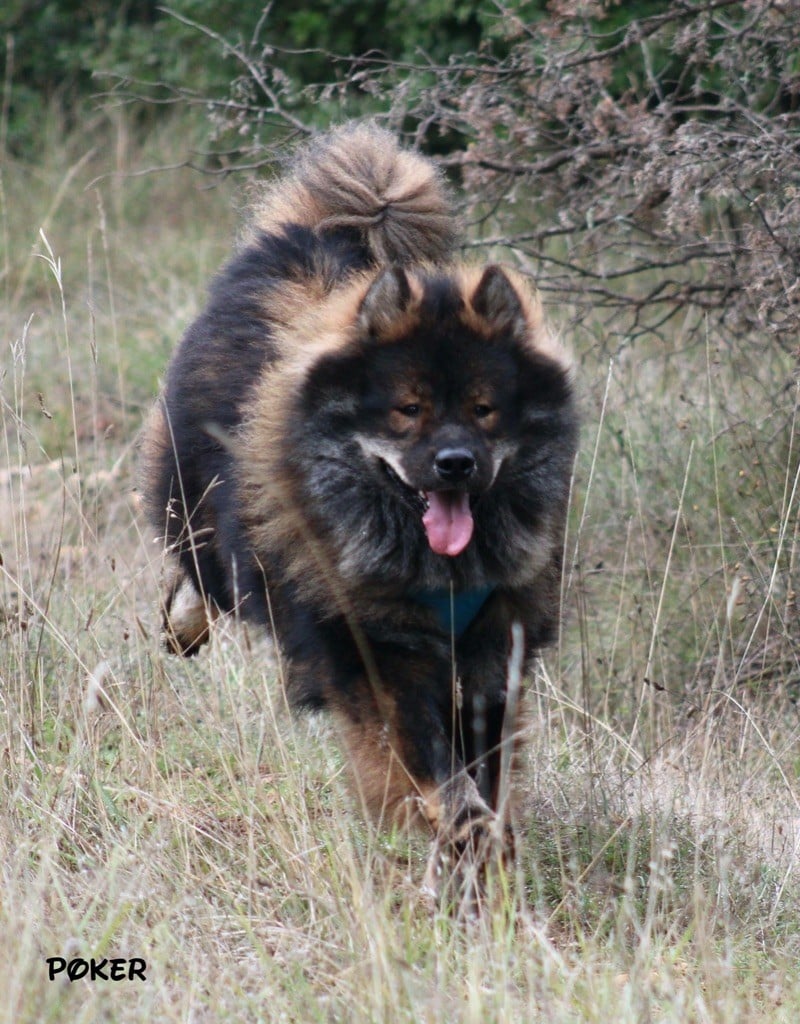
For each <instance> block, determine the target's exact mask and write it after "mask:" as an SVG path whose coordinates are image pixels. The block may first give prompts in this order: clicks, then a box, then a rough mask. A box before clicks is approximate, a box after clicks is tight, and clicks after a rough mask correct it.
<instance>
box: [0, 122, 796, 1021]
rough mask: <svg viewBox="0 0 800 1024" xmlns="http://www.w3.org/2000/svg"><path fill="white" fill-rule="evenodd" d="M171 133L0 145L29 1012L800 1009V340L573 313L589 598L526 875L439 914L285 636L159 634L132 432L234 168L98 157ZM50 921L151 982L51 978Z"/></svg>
mask: <svg viewBox="0 0 800 1024" xmlns="http://www.w3.org/2000/svg"><path fill="white" fill-rule="evenodd" d="M56 127H57V126H56ZM172 130H173V129H172V128H171V129H170V132H171V131H172ZM115 132H116V134H115ZM170 132H165V134H164V137H163V138H162V139H157V138H156V139H154V140H151V141H150V143H149V149H148V150H147V151H142V150H140V149H138V148H134V147H133V144H132V143H131V141H130V139H129V137H128V135H127V134H126V132H125V129H124V124H123V123H122V122H120V123H119V124H117V126H116V129H113V130H112V129H110V128H106V127H103V128H98V129H97V138H98V139H99V140H100V142H99V144H98V146H97V151H96V152H95V153H94V154H93V155H90V156H86V155H85V152H84V148H82V147H83V146H85V142H84V140H81V139H70V140H66V141H64V140H62V139H60V138H59V137H58V132H57V131H56V130H55V128H53V129H51V134H50V138H49V140H48V141H47V144H46V145H45V146H44V148H43V160H42V163H41V164H40V165H39V166H37V167H27V166H26V167H22V166H16V165H14V164H13V162H11V161H6V163H5V165H4V166H3V168H2V171H0V174H1V175H2V178H1V179H0V181H1V183H2V203H3V205H2V224H1V226H2V232H3V236H4V241H5V252H6V256H5V259H4V264H3V267H2V289H3V291H4V295H5V299H6V301H5V304H4V312H3V313H2V314H0V315H2V318H3V327H4V332H3V333H4V337H5V338H6V346H5V349H4V352H3V355H2V357H0V358H1V359H2V363H0V375H2V379H1V380H0V394H1V395H2V424H3V441H2V445H3V447H2V454H1V455H0V553H2V566H1V567H0V677H1V682H2V685H1V687H0V706H1V707H2V718H1V719H0V728H2V735H1V736H0V758H2V762H3V764H2V776H0V778H1V779H2V782H1V783H0V784H1V785H2V788H3V795H4V799H3V801H2V804H1V805H0V848H1V849H2V854H1V855H0V864H1V865H2V872H3V879H2V882H3V884H2V897H1V898H0V957H2V960H3V962H4V970H3V972H2V981H0V1017H2V1019H3V1020H8V1021H14V1022H16V1024H20V1022H26V1021H31V1022H33V1021H36V1022H40V1021H69V1022H81V1021H86V1022H89V1021H97V1020H111V1021H120V1022H124V1021H149V1020H161V1021H172V1020H174V1021H192V1022H199V1021H226V1020H231V1021H233V1020H236V1021H251V1020H252V1021H270V1022H272V1021H298V1022H306V1021H309V1022H312V1021H326V1022H327V1021H338V1020H342V1021H345V1020H346V1021H348V1022H350V1021H365V1022H366V1021H370V1022H372V1021H391V1022H394V1021H398V1022H399V1021H408V1022H415V1024H416V1022H419V1021H429V1022H439V1021H441V1022H445V1021H447V1022H448V1024H449V1022H457V1021H463V1022H472V1021H475V1022H478V1021H480V1022H487V1021H508V1022H512V1021H513V1022H518V1021H545V1020H546V1021H548V1022H549V1024H552V1022H559V1021H564V1022H566V1021H570V1022H572V1021H576V1020H580V1021H596V1022H598V1024H599V1022H603V1024H605V1022H607V1021H615V1022H616V1021H619V1022H631V1024H632V1022H637V1024H638V1022H641V1021H658V1022H673V1021H674V1022H682V1024H683V1022H691V1021H698V1022H701V1021H702V1022H705V1021H719V1022H725V1024H730V1022H736V1021H741V1022H748V1024H750V1022H758V1021H782V1020H783V1021H787V1022H788V1021H795V1020H797V1019H798V1015H800V978H798V974H797V970H796V965H797V963H798V961H800V927H798V924H797V922H798V920H800V886H799V885H798V836H800V811H799V809H798V789H799V787H798V782H797V775H798V770H799V769H800V745H799V744H798V722H797V713H796V708H795V704H794V701H795V699H796V697H797V689H798V686H800V669H799V667H798V648H797V636H798V627H797V622H798V617H797V597H796V593H795V591H796V589H797V577H798V568H797V558H798V554H800V545H798V537H797V531H798V507H799V506H798V487H797V472H798V465H800V461H799V460H798V453H797V446H798V444H800V436H798V432H797V429H796V424H795V418H794V417H795V402H796V390H795V388H794V386H793V385H792V383H791V372H790V371H791V366H790V364H789V362H788V360H786V359H784V358H782V357H781V356H780V355H779V354H777V353H774V352H768V351H765V350H763V349H762V348H761V347H760V344H759V340H758V339H753V352H752V353H743V352H731V351H728V350H727V349H726V347H725V339H717V338H712V337H709V338H707V342H706V346H705V348H704V349H703V350H702V351H698V350H688V351H681V348H682V346H681V338H680V335H679V334H678V335H677V336H676V339H675V350H674V351H673V352H670V353H663V352H659V351H653V352H646V351H643V350H642V347H641V346H639V347H637V348H636V349H635V350H626V351H622V352H620V353H618V354H617V356H616V358H615V359H614V361H613V363H611V364H610V365H609V363H608V361H607V360H606V358H605V357H603V358H601V357H598V356H597V354H596V352H597V351H598V350H599V349H595V348H593V346H592V345H591V338H590V332H591V330H592V325H591V324H587V325H586V333H585V336H584V337H581V338H578V339H576V344H577V345H578V348H579V351H580V352H581V353H582V359H581V362H582V368H583V372H582V377H583V381H584V387H585V393H586V394H585V406H586V422H587V426H586V430H585V434H584V441H583V450H582V455H581V459H580V464H579V467H578V474H577V481H576V488H575V500H574V509H573V516H572V521H571V529H570V536H569V540H568V554H569V556H570V557H569V559H568V561H569V563H570V570H569V572H568V575H567V578H566V580H565V604H566V607H567V610H568V612H567V618H566V622H565V627H564V631H563V635H562V638H561V642H560V644H559V647H558V649H557V650H555V651H553V652H551V654H550V655H549V656H548V658H547V660H546V663H545V665H544V666H543V668H542V671H541V672H540V673H539V674H538V675H537V677H536V678H535V679H533V680H531V681H530V685H529V691H528V703H529V707H530V711H531V716H530V721H531V724H530V730H529V732H530V737H529V754H528V757H527V760H526V763H525V766H524V773H523V777H522V790H523V797H522V801H521V807H520V815H519V825H520V833H521V841H520V851H521V856H520V862H519V866H518V870H517V874H516V877H514V878H511V879H508V880H507V884H506V885H505V886H503V885H499V887H498V892H497V893H496V899H495V908H494V910H493V912H492V913H489V914H486V915H485V916H484V917H483V918H482V919H481V920H480V921H478V922H476V923H467V924H461V925H456V924H454V923H453V922H452V921H451V920H450V919H449V918H447V917H440V916H436V915H434V916H431V914H430V913H429V912H428V910H427V909H426V908H425V907H424V906H423V905H422V903H421V902H420V900H419V896H418V891H417V885H418V882H419V880H420V877H421V874H422V871H423V866H424V859H425V843H424V841H423V840H421V839H411V840H408V839H401V838H398V837H391V836H387V835H383V834H376V833H374V832H372V831H370V830H368V829H366V828H365V826H364V825H363V824H362V823H361V819H360V817H359V815H358V813H357V812H356V811H355V810H354V808H353V807H352V805H351V802H350V798H349V796H348V791H347V787H346V784H345V780H344V774H343V766H342V763H341V759H340V757H339V755H338V752H337V751H336V749H335V747H333V746H332V745H331V744H330V743H329V742H328V740H327V739H326V736H327V733H326V726H325V724H324V722H316V721H312V722H310V723H307V722H294V721H293V720H292V719H291V718H290V717H289V715H288V714H287V712H286V709H285V707H284V704H283V700H282V696H281V692H280V687H279V686H278V684H277V681H276V668H275V665H274V662H273V659H272V655H271V652H270V650H269V648H268V646H267V644H266V642H265V641H264V640H262V639H261V638H259V637H257V636H254V635H247V634H245V633H244V632H243V631H241V630H239V629H237V628H235V627H234V626H229V627H224V628H222V629H220V630H219V631H218V635H217V636H216V637H215V640H214V642H213V644H212V646H211V649H210V650H209V651H208V653H207V654H204V655H202V656H201V657H199V658H198V659H196V660H195V661H193V662H191V663H188V664H186V663H181V662H179V661H178V660H175V659H171V658H169V657H167V656H165V655H162V653H161V651H160V650H159V647H158V638H157V636H156V622H155V614H154V609H155V594H156V591H157V584H158V575H159V572H160V566H159V563H158V559H157V557H156V556H155V553H154V551H155V549H154V548H153V546H152V545H151V544H150V543H149V542H148V541H147V539H146V538H143V537H142V535H141V521H140V518H139V514H138V509H137V501H136V496H135V492H134V486H135V436H136V430H137V428H138V425H139V423H140V420H141V417H142V415H143V413H144V411H145V410H146V408H147V405H148V403H149V401H150V399H151V397H152V395H153V394H154V393H155V391H156V388H157V381H158V377H159V374H160V373H161V372H162V370H163V367H164V365H165V362H166V358H167V354H168V351H169V349H170V347H171V345H172V344H173V343H174V341H175V339H176V338H177V337H178V336H179V334H180V333H181V331H182V329H183V327H184V326H185V325H186V323H187V322H188V320H189V319H190V317H191V316H192V315H193V313H194V312H195V311H196V310H197V309H198V308H199V304H200V302H201V301H202V293H203V289H204V288H205V285H206V282H207V278H208V276H209V274H210V273H211V272H212V270H213V268H214V267H215V266H216V264H217V263H218V262H219V260H220V259H222V258H223V257H224V255H225V252H226V251H227V247H228V243H229V239H230V236H231V233H232V230H233V224H234V219H233V217H232V216H231V212H230V211H231V198H232V195H233V193H232V190H231V189H222V190H217V191H213V192H209V191H206V190H205V184H206V183H205V182H201V181H198V180H197V179H194V178H192V177H190V176H186V175H183V176H182V175H161V176H155V177H146V178H134V179H121V178H117V177H106V178H103V179H102V180H101V181H100V182H99V183H97V184H96V185H94V186H91V187H89V188H87V187H86V186H87V183H89V182H91V181H92V180H93V179H95V178H96V177H97V175H98V174H100V173H103V172H106V171H109V170H111V171H113V170H114V169H115V168H117V167H120V168H124V167H128V166H144V165H146V164H148V163H150V162H157V161H158V160H159V159H160V158H162V156H163V152H164V151H166V149H167V147H168V146H169V145H170V141H171V134H170ZM159 147H160V149H161V153H159V152H158V149H159ZM106 154H109V155H106ZM65 167H67V168H68V170H67V171H65V170H64V168H65ZM41 226H44V230H43V232H42V233H40V231H39V229H40V227H41ZM556 315H557V311H556ZM784 385H788V386H787V387H785V386H784ZM573 555H574V557H573ZM646 680H649V683H648V682H646ZM50 956H64V957H67V958H70V957H84V958H89V957H96V958H101V957H112V956H118V957H125V958H130V957H142V958H144V959H145V960H146V962H147V972H146V981H143V982H142V981H135V980H134V981H124V982H111V981H109V982H102V981H96V982H94V983H90V982H88V981H86V980H83V981H76V982H74V983H69V982H68V981H62V980H56V981H53V982H50V981H48V979H47V966H46V963H45V958H46V957H50Z"/></svg>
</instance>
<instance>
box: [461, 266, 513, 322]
mask: <svg viewBox="0 0 800 1024" xmlns="http://www.w3.org/2000/svg"><path fill="white" fill-rule="evenodd" d="M472 308H473V309H474V310H475V312H476V313H477V314H478V316H481V317H483V319H484V320H486V321H488V323H489V324H491V326H492V327H493V328H495V329H496V330H501V331H502V330H507V331H510V332H511V333H513V334H523V333H524V332H525V327H526V322H525V310H524V308H523V305H522V302H521V300H520V297H519V295H518V294H517V290H516V288H515V287H514V285H513V284H512V283H511V281H510V280H509V279H508V277H507V276H506V274H505V273H504V272H503V270H502V269H501V268H500V267H498V266H497V265H496V264H489V266H488V267H487V268H486V270H484V272H483V276H482V277H481V279H480V281H479V282H478V287H477V288H476V289H475V293H474V294H473V296H472Z"/></svg>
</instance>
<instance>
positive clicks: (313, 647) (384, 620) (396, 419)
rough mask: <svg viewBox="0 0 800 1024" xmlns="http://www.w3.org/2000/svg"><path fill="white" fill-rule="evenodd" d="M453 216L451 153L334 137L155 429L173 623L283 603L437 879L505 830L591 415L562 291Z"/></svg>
mask: <svg viewBox="0 0 800 1024" xmlns="http://www.w3.org/2000/svg"><path fill="white" fill-rule="evenodd" d="M453 224H454V218H453V216H452V213H451V209H450V205H449V201H448V196H447V193H446V190H445V189H444V187H443V185H442V183H441V181H440V180H439V178H438V176H437V174H436V171H435V169H434V168H433V165H432V164H430V163H429V162H428V161H427V160H425V159H423V158H421V157H419V156H417V155H415V154H412V153H409V152H405V151H403V150H401V149H399V148H398V146H397V144H396V142H395V140H394V138H393V137H392V136H391V135H389V134H388V133H386V132H384V131H383V130H381V129H378V128H376V127H374V126H356V127H345V128H342V129H339V130H336V131H333V132H331V133H329V134H327V135H324V136H322V137H320V138H319V139H317V140H316V141H314V142H312V143H311V144H310V145H308V146H307V147H306V148H305V149H304V150H302V151H301V153H300V155H299V156H298V157H297V158H296V159H295V161H294V163H293V165H292V167H291V169H290V171H289V173H288V174H287V175H286V177H284V178H283V179H282V180H279V181H278V182H277V183H276V184H274V185H272V186H271V187H270V188H269V189H268V190H267V191H266V192H265V193H264V195H263V196H262V198H261V200H260V202H259V204H258V206H257V208H256V209H255V211H254V216H253V219H252V224H251V227H250V229H249V234H248V235H247V236H246V237H245V238H244V240H243V241H242V244H241V246H240V248H239V250H238V252H237V253H236V254H235V255H234V257H233V259H232V260H231V262H230V263H229V264H228V266H227V267H226V268H225V269H223V270H222V272H221V273H220V274H219V276H218V277H217V278H216V280H215V281H214V283H213V285H212V288H211V295H210V299H209V301H208V305H207V307H206V309H205V312H203V314H202V315H201V316H200V318H199V319H198V320H197V321H196V322H195V323H194V324H193V325H192V326H191V327H190V328H189V330H188V332H187V334H186V336H185V338H184V339H183V341H182V343H181V345H180V346H179V348H178V350H177V352H176V353H175V356H174V358H173V360H172V364H171V366H170V368H169V372H168V376H167V381H166V386H165V388H164V392H163V395H162V396H161V399H160V401H159V402H158V404H157V406H156V408H155V410H154V412H153V414H152V417H151V420H150V423H149V425H148V427H147V430H146V434H145V443H144V456H145V484H144V493H145V500H146V507H147V510H148V516H149V519H150V521H151V523H152V525H153V527H154V528H155V529H156V530H157V531H158V532H159V534H160V535H161V536H163V537H164V538H165V541H166V544H167V546H168V549H169V551H170V552H171V558H172V560H173V561H174V563H175V573H174V578H173V579H172V582H171V584H170V587H169V588H168V592H167V594H166V597H165V602H164V609H165V613H164V627H165V634H166V638H167V643H168V645H169V646H170V647H171V648H172V649H174V650H176V651H179V652H181V653H192V652H193V651H195V650H196V649H197V648H198V647H199V646H200V645H201V644H202V643H204V641H205V640H206V639H207V637H208V633H209V628H210V622H211V621H212V620H213V619H214V618H215V617H216V616H217V615H219V614H220V613H225V612H232V611H235V612H237V613H239V614H241V615H244V616H246V617H248V618H249V619H255V620H257V621H258V622H260V623H262V624H264V625H265V626H269V627H271V628H272V630H273V631H274V635H275V637H276V639H277V642H278V645H279V649H280V652H281V654H282V657H283V658H284V659H285V666H286V671H285V678H286V683H287V687H288V692H289V697H290V699H291V701H292V702H293V703H294V704H296V705H298V706H304V705H305V706H314V707H321V706H325V707H328V708H329V709H330V710H331V711H332V712H333V713H334V714H335V716H336V721H337V722H338V724H339V726H340V730H341V734H342V737H343V741H344V743H345V745H346V748H347V750H348V753H349V755H350V758H351V760H352V762H353V765H354V777H355V781H356V785H357V788H358V792H359V794H360V796H361V798H362V800H363V803H364V805H365V806H366V808H367V809H368V810H369V811H371V812H372V813H373V814H375V815H377V816H378V817H379V818H381V819H382V820H397V819H398V818H400V819H404V820H407V819H409V818H412V817H414V816H417V817H419V816H421V817H422V818H423V819H424V820H425V821H427V822H428V823H429V825H430V826H431V828H432V829H433V832H434V835H435V843H434V853H433V855H432V859H431V865H430V869H429V875H428V881H429V882H431V881H432V880H433V879H434V876H435V875H436V873H437V871H438V868H439V866H440V865H441V862H442V861H444V860H446V859H447V858H448V857H449V856H450V857H451V856H455V857H459V856H462V855H463V854H464V853H465V852H466V853H467V855H468V857H467V859H470V858H471V859H472V861H473V862H474V861H475V860H476V858H477V859H478V860H480V858H481V857H482V856H484V855H485V853H481V852H480V850H478V847H480V848H481V849H485V848H486V846H487V843H486V841H485V837H486V836H488V835H490V834H495V835H496V834H498V829H497V827H496V826H497V825H498V823H499V822H498V815H497V805H498V800H499V792H498V789H499V777H500V767H501V760H502V758H501V744H502V740H503V737H504V736H509V735H512V734H513V732H514V723H513V722H510V723H509V722H506V723H505V727H504V718H505V716H506V703H507V692H506V691H507V664H508V659H509V653H510V647H511V639H510V637H511V626H512V623H514V622H519V623H520V624H521V625H522V627H523V630H524V638H525V639H524V654H525V657H526V659H527V661H528V662H529V661H530V659H531V658H533V657H534V655H535V654H536V652H537V651H538V649H539V648H540V647H541V645H543V644H545V643H547V641H548V640H550V638H551V637H552V636H553V633H554V630H555V628H556V626H557V619H558V609H559V585H560V578H561V549H562V543H563V531H564V520H565V514H566V507H567V500H568V491H569V484H570V475H571V468H572V462H573V457H574V453H575V446H576V434H577V425H576V414H575V409H574V402H573V396H572V386H571V375H570V365H569V361H568V359H567V357H566V355H565V353H564V351H563V350H562V348H561V346H560V345H559V343H558V342H557V341H556V340H555V338H554V337H553V335H552V334H551V333H550V332H549V330H548V328H547V326H546V325H545V323H544V321H543V317H542V311H541V306H540V301H539V299H538V296H537V295H536V294H535V293H534V292H533V291H532V290H531V289H530V288H529V287H528V286H527V285H526V284H525V283H524V282H523V281H522V280H521V279H519V278H518V277H517V276H514V275H513V274H512V273H510V272H508V271H506V270H503V269H500V268H499V267H498V266H495V265H490V266H488V267H486V268H478V269H476V268H474V267H468V266H463V265H461V264H459V263H457V262H454V260H453V249H454V246H455V243H456V238H455V233H454V229H453ZM504 728H505V731H504ZM502 831H503V830H502V828H500V829H499V833H500V834H502ZM476 850H478V852H477V853H476Z"/></svg>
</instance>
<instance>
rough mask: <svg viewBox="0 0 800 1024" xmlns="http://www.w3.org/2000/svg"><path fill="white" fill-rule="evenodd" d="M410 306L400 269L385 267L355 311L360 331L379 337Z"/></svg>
mask: <svg viewBox="0 0 800 1024" xmlns="http://www.w3.org/2000/svg"><path fill="white" fill-rule="evenodd" d="M410 303H411V286H410V285H409V283H408V278H407V277H406V274H405V271H404V270H403V269H402V268H401V267H387V269H386V270H383V271H381V273H380V274H378V276H377V277H376V278H375V280H374V281H373V282H372V284H371V285H370V288H369V291H368V292H367V294H366V295H365V296H364V298H363V299H362V301H361V306H360V308H359V311H358V326H359V327H360V328H361V330H362V331H365V332H366V333H368V334H370V335H372V336H373V337H380V336H381V335H382V334H387V333H388V332H389V331H391V329H392V327H393V326H394V325H395V324H396V323H397V321H398V319H399V318H401V317H402V315H403V314H404V313H405V311H406V310H407V309H408V307H409V305H410Z"/></svg>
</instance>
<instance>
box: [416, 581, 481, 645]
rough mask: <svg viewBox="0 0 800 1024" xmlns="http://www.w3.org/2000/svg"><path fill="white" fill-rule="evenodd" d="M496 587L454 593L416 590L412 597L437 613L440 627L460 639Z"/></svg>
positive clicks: (445, 590)
mask: <svg viewBox="0 0 800 1024" xmlns="http://www.w3.org/2000/svg"><path fill="white" fill-rule="evenodd" d="M493 592H494V587H480V588H479V589H478V590H462V591H453V593H452V595H451V593H450V590H449V589H445V588H444V587H442V588H441V589H439V590H415V591H414V592H413V593H412V594H411V597H412V598H413V599H414V600H415V601H416V602H417V603H418V604H422V605H424V606H425V607H426V608H430V609H431V611H433V612H435V613H436V618H437V619H438V620H439V625H440V626H441V627H442V629H443V630H444V631H445V633H447V634H448V635H449V634H450V633H451V632H452V633H453V635H454V636H455V637H456V638H457V639H459V638H460V637H461V636H462V635H463V634H464V633H466V631H467V629H468V628H469V625H470V623H471V622H472V621H473V619H474V618H475V617H476V615H477V614H478V612H479V611H480V610H481V608H483V606H484V604H485V603H486V600H487V598H489V597H490V596H491V594H492V593H493Z"/></svg>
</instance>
